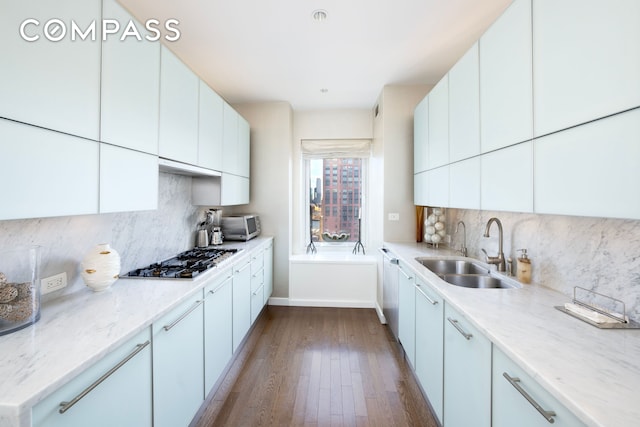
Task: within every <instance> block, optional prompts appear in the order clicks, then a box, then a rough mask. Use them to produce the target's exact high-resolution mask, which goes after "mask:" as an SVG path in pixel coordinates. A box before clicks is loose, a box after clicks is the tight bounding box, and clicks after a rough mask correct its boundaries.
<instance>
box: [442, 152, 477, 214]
mask: <svg viewBox="0 0 640 427" xmlns="http://www.w3.org/2000/svg"><path fill="white" fill-rule="evenodd" d="M449 207H452V208H458V209H480V157H474V158H471V159H467V160H463V161H461V162H457V163H452V164H451V165H449Z"/></svg>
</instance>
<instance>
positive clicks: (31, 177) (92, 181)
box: [0, 119, 99, 219]
mask: <svg viewBox="0 0 640 427" xmlns="http://www.w3.org/2000/svg"><path fill="white" fill-rule="evenodd" d="M0 135H2V141H3V142H2V144H0V159H3V162H2V167H1V168H0V194H2V206H0V219H17V218H35V217H48V216H63V215H81V214H95V213H98V162H99V143H98V142H96V141H88V140H86V139H82V138H77V137H74V136H70V135H66V134H63V133H59V132H53V131H49V130H46V129H42V128H38V127H35V126H30V125H26V124H22V123H18V122H13V121H10V120H3V119H0Z"/></svg>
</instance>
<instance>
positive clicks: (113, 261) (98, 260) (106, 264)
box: [80, 243, 120, 292]
mask: <svg viewBox="0 0 640 427" xmlns="http://www.w3.org/2000/svg"><path fill="white" fill-rule="evenodd" d="M80 268H81V270H80V274H81V275H82V280H84V283H85V284H86V285H87V286H88V287H90V288H91V289H93V290H94V291H96V292H100V291H104V290H105V289H107V288H108V287H109V286H111V285H112V284H113V283H114V282H115V281H116V280H118V277H119V274H120V254H118V252H116V251H115V250H114V249H112V248H111V246H109V244H108V243H101V244H99V245H96V247H94V248H93V249H92V250H91V252H89V253H88V254H87V256H85V257H84V259H83V260H82V263H81V264H80Z"/></svg>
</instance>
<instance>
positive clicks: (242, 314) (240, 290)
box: [233, 258, 251, 353]
mask: <svg viewBox="0 0 640 427" xmlns="http://www.w3.org/2000/svg"><path fill="white" fill-rule="evenodd" d="M250 327H251V258H247V259H245V260H244V261H240V262H239V263H238V264H236V265H234V266H233V352H234V353H235V351H236V350H237V349H238V346H239V345H240V343H241V342H242V340H243V339H244V336H245V335H246V334H247V332H248V331H249V328H250Z"/></svg>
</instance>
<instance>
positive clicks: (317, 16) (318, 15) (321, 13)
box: [311, 9, 329, 22]
mask: <svg viewBox="0 0 640 427" xmlns="http://www.w3.org/2000/svg"><path fill="white" fill-rule="evenodd" d="M328 16H329V15H328V14H327V11H326V10H323V9H317V10H314V11H313V13H311V17H312V18H313V20H314V21H316V22H324V21H326V20H327V18H328Z"/></svg>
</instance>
